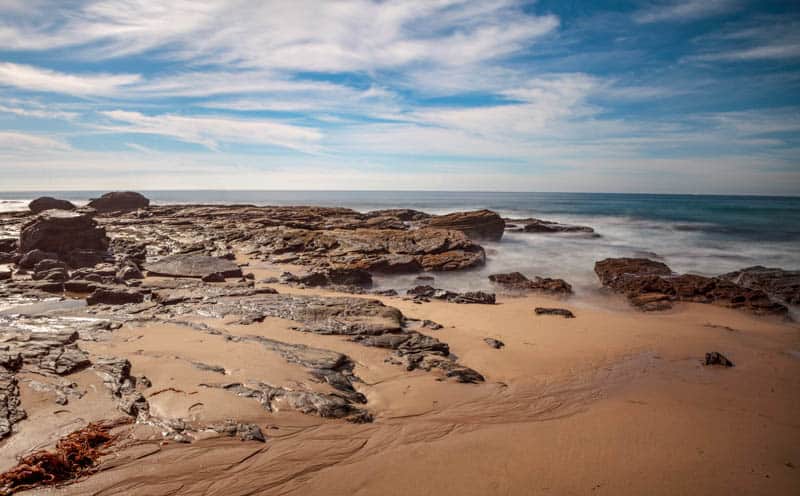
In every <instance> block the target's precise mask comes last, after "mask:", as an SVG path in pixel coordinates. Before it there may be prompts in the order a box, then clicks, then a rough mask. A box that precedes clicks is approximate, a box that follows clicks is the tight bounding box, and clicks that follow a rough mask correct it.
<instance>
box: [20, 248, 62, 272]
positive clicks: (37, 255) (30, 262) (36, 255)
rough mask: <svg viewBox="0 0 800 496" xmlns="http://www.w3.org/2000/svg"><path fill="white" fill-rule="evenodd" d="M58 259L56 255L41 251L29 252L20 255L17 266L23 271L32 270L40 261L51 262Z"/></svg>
mask: <svg viewBox="0 0 800 496" xmlns="http://www.w3.org/2000/svg"><path fill="white" fill-rule="evenodd" d="M56 258H58V254H56V253H51V252H47V251H43V250H31V251H29V252H27V253H25V254H23V255H22V257H21V258H20V259H19V262H18V265H19V266H20V267H22V268H23V269H32V268H34V267H35V266H36V264H37V263H39V262H41V261H42V260H52V259H56Z"/></svg>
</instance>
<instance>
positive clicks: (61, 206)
mask: <svg viewBox="0 0 800 496" xmlns="http://www.w3.org/2000/svg"><path fill="white" fill-rule="evenodd" d="M28 208H29V209H30V210H31V212H33V213H35V214H38V213H41V212H44V211H45V210H75V208H76V207H75V205H73V204H72V203H71V202H68V201H67V200H59V199H58V198H53V197H51V196H41V197H39V198H37V199H35V200H33V201H32V202H30V204H28Z"/></svg>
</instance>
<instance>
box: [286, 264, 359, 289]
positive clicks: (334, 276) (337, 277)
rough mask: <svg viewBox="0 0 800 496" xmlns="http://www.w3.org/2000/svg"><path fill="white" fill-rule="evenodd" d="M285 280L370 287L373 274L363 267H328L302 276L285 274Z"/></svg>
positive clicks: (317, 284) (323, 284) (316, 284)
mask: <svg viewBox="0 0 800 496" xmlns="http://www.w3.org/2000/svg"><path fill="white" fill-rule="evenodd" d="M282 278H283V281H284V282H293V283H298V284H304V285H306V286H310V287H316V286H358V287H362V288H368V287H370V286H372V275H371V274H370V273H369V272H367V271H366V270H363V269H352V268H327V269H317V270H314V271H312V272H310V273H308V274H305V275H302V276H295V275H294V274H291V273H288V272H287V273H285V274H284V275H283V277H282Z"/></svg>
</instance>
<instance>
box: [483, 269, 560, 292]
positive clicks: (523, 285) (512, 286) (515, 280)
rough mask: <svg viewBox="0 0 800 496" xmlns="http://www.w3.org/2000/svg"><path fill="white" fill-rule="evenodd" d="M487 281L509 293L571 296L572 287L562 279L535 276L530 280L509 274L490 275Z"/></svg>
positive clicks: (521, 275)
mask: <svg viewBox="0 0 800 496" xmlns="http://www.w3.org/2000/svg"><path fill="white" fill-rule="evenodd" d="M489 280H490V281H492V282H493V283H495V284H496V285H498V286H500V287H501V288H503V289H504V290H505V291H507V292H511V293H526V292H540V293H546V294H551V295H556V296H567V295H570V294H572V286H571V285H570V284H569V283H567V282H566V281H565V280H563V279H553V278H550V277H538V276H537V277H535V278H534V279H533V280H531V279H528V278H527V277H525V276H524V275H523V274H521V273H519V272H510V273H508V274H492V275H490V276H489Z"/></svg>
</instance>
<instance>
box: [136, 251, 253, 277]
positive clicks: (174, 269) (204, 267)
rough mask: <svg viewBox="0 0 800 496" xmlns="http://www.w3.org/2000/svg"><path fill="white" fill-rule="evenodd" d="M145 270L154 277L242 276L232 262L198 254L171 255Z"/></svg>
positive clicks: (240, 270) (151, 264)
mask: <svg viewBox="0 0 800 496" xmlns="http://www.w3.org/2000/svg"><path fill="white" fill-rule="evenodd" d="M144 268H145V270H147V272H148V273H150V275H154V276H170V277H199V278H202V277H208V276H210V275H212V274H218V275H220V276H222V278H223V279H224V278H226V277H241V276H242V269H241V268H240V267H239V266H238V265H236V263H235V262H233V261H231V260H227V259H224V258H219V257H210V256H207V255H196V254H177V255H171V256H168V257H165V258H162V259H161V260H159V261H157V262H153V263H149V264H145V266H144Z"/></svg>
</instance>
